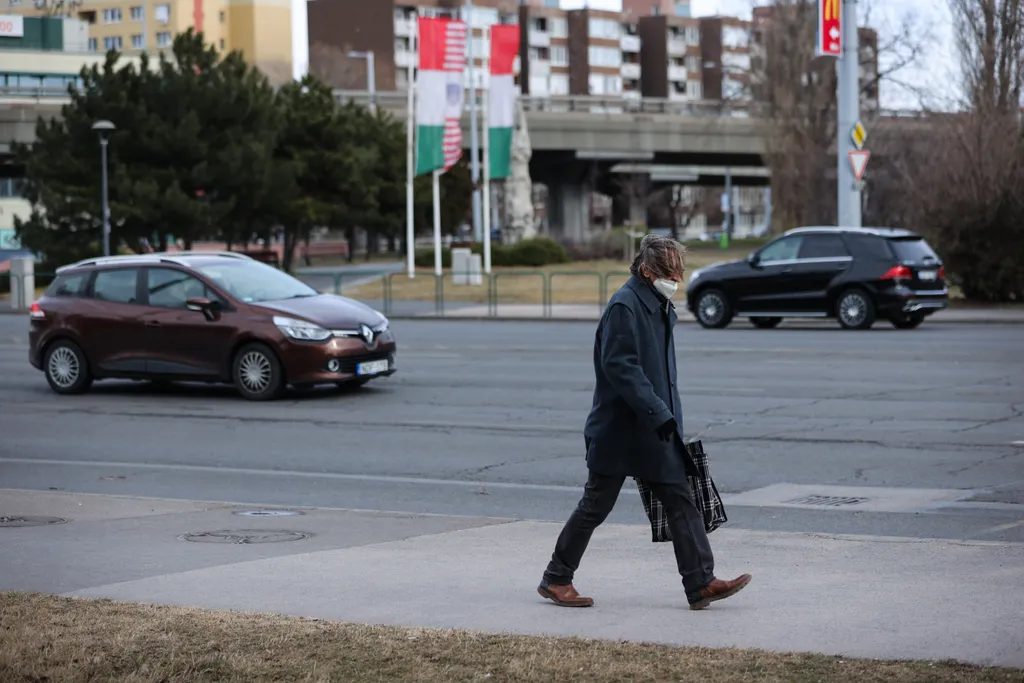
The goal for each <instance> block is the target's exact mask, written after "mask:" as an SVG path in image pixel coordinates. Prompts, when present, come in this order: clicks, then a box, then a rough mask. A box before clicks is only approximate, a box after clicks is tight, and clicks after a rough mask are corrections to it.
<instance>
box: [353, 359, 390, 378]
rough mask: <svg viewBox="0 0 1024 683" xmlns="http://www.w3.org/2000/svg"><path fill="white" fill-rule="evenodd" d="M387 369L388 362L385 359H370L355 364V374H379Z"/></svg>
mask: <svg viewBox="0 0 1024 683" xmlns="http://www.w3.org/2000/svg"><path fill="white" fill-rule="evenodd" d="M387 371H388V362H387V361H386V360H371V361H367V362H366V363H360V364H359V365H357V366H356V374H357V375H379V374H380V373H382V372H387Z"/></svg>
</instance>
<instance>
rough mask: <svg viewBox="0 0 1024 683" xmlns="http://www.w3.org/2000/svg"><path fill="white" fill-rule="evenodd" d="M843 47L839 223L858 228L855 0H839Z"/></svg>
mask: <svg viewBox="0 0 1024 683" xmlns="http://www.w3.org/2000/svg"><path fill="white" fill-rule="evenodd" d="M842 8H843V9H842V12H843V14H842V32H843V38H842V46H843V47H842V50H843V55H842V57H840V58H839V59H837V60H836V81H837V86H836V90H837V108H836V113H837V118H838V124H839V126H838V129H837V130H836V137H837V140H836V152H837V154H836V156H837V167H836V170H837V172H838V175H837V176H836V178H837V180H838V182H837V183H836V189H837V190H838V195H839V197H838V198H839V216H838V219H839V220H838V225H840V226H843V227H852V228H859V227H861V190H860V183H858V182H857V179H856V178H855V177H854V175H853V168H852V167H851V165H850V152H852V151H854V150H856V149H857V148H856V147H855V146H854V144H853V140H851V139H850V133H851V131H852V130H853V127H854V126H855V125H857V121H858V120H859V119H860V44H859V36H858V35H857V0H842Z"/></svg>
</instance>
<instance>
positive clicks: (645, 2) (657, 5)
mask: <svg viewBox="0 0 1024 683" xmlns="http://www.w3.org/2000/svg"><path fill="white" fill-rule="evenodd" d="M622 13H623V14H625V15H627V16H632V17H641V16H649V15H662V16H666V17H689V16H690V0H622Z"/></svg>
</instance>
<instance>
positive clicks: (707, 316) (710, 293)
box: [695, 289, 732, 329]
mask: <svg viewBox="0 0 1024 683" xmlns="http://www.w3.org/2000/svg"><path fill="white" fill-rule="evenodd" d="M695 308H696V309H697V310H696V317H697V322H698V323H700V325H701V327H706V328H708V329H721V328H723V327H727V326H728V325H729V323H730V322H732V309H731V308H730V307H729V301H728V299H726V298H725V294H724V293H723V292H722V291H720V290H717V289H709V290H707V291H704V292H701V295H700V297H699V298H698V299H697V305H696V306H695Z"/></svg>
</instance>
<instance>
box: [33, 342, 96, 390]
mask: <svg viewBox="0 0 1024 683" xmlns="http://www.w3.org/2000/svg"><path fill="white" fill-rule="evenodd" d="M43 369H44V372H45V373H46V381H47V382H49V384H50V388H51V389H53V390H54V391H55V392H57V393H58V394H81V393H84V392H86V391H88V390H89V387H90V386H91V385H92V375H90V374H89V361H88V360H87V359H86V357H85V354H84V353H83V352H82V349H80V348H79V347H78V344H75V343H74V342H72V341H68V340H61V341H57V342H55V343H54V344H53V345H52V346H50V348H48V349H47V350H46V358H45V359H44V360H43Z"/></svg>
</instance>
